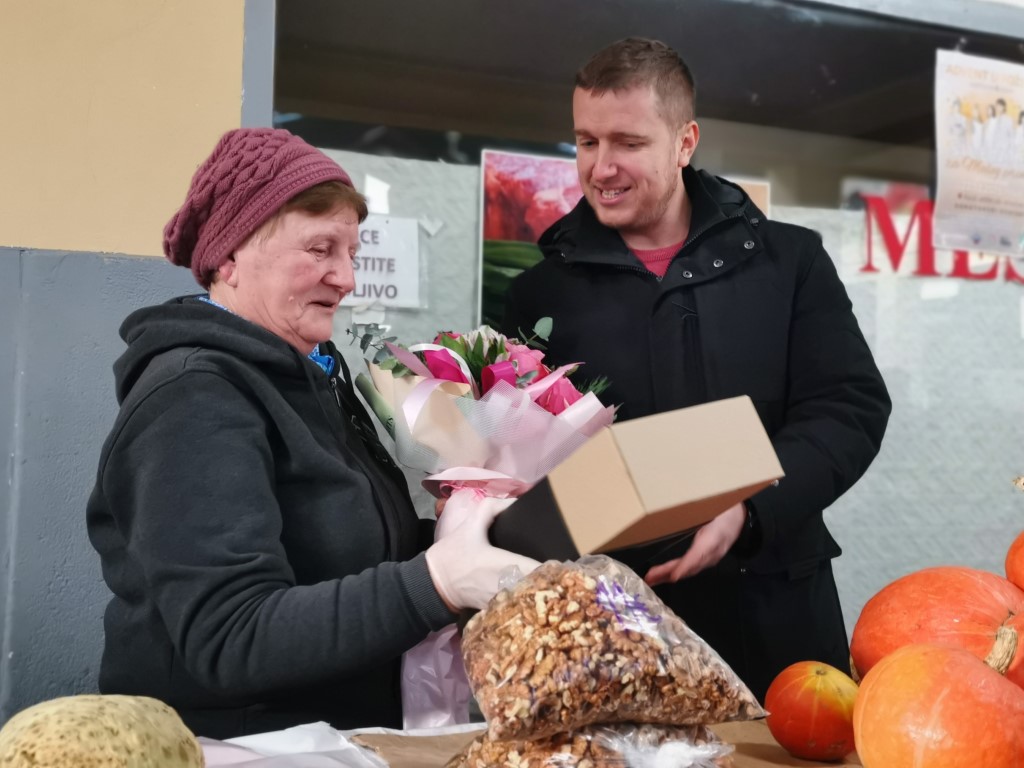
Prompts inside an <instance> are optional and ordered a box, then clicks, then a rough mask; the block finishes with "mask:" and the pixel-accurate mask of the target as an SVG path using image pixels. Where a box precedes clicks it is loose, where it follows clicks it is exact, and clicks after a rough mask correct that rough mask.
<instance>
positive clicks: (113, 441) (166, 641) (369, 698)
mask: <svg viewBox="0 0 1024 768" xmlns="http://www.w3.org/2000/svg"><path fill="white" fill-rule="evenodd" d="M121 335H122V337H123V338H124V339H125V341H126V342H127V343H128V349H127V351H126V352H125V353H124V355H123V356H122V357H121V358H120V359H119V360H118V361H117V363H116V365H115V376H116V382H117V399H118V402H119V403H120V405H121V409H120V413H119V414H118V417H117V420H116V423H115V424H114V427H113V429H112V431H111V433H110V436H109V437H108V439H107V441H106V443H105V444H104V446H103V451H102V455H101V459H100V465H99V472H98V475H97V481H96V487H95V489H94V491H93V493H92V496H91V498H90V500H89V505H88V530H89V536H90V539H91V541H92V544H93V546H94V547H95V548H96V550H97V551H98V552H99V554H100V556H101V560H102V566H103V576H104V579H105V580H106V583H107V584H108V585H109V587H110V590H111V591H112V592H113V598H112V599H111V601H110V603H109V605H108V607H107V610H106V615H105V619H104V627H105V632H106V638H105V647H104V654H103V661H102V665H101V669H100V688H101V690H102V691H103V692H104V693H123V694H137V695H147V696H154V697H156V698H159V699H162V700H164V701H166V702H167V703H168V704H170V705H171V706H173V707H175V708H176V709H177V710H178V711H179V712H180V713H181V715H182V717H183V719H184V720H185V722H186V723H187V724H188V725H189V727H190V728H192V730H193V731H195V732H196V733H198V734H200V735H204V736H210V737H217V738H225V737H229V736H238V735H240V734H245V733H255V732H260V731H267V730H275V729H278V728H284V727H288V726H291V725H296V724H298V723H302V722H310V721H316V720H326V721H328V722H330V723H331V724H332V725H334V726H336V727H340V728H347V727H355V726H364V725H387V726H392V727H400V726H401V697H400V691H399V674H400V657H401V654H402V653H403V652H404V651H406V650H408V649H409V648H410V647H412V646H413V645H415V644H416V643H417V642H419V641H420V640H422V639H423V638H424V637H425V636H426V634H427V633H428V632H430V631H431V630H434V629H439V628H440V627H442V626H444V625H446V624H448V623H450V622H451V621H452V620H453V618H454V617H453V616H452V614H451V613H450V612H449V611H448V610H447V609H446V608H445V606H444V603H443V602H442V601H441V599H440V597H439V596H438V594H437V592H436V590H435V589H434V587H433V584H432V582H431V579H430V575H429V573H428V571H427V567H426V561H425V559H424V556H423V555H422V554H417V553H419V552H420V550H421V549H422V547H423V546H424V544H425V541H429V535H425V533H427V532H425V531H424V530H423V527H424V526H423V525H422V524H421V523H420V521H419V520H418V519H417V517H416V514H415V511H414V510H413V507H412V504H411V502H410V500H409V496H408V489H407V488H406V485H405V481H404V479H403V477H402V475H401V472H400V471H399V470H398V469H397V467H395V466H394V464H393V463H392V462H391V461H390V459H389V458H388V457H387V454H386V452H385V451H384V450H383V448H382V447H381V446H380V444H379V442H377V440H376V434H375V432H374V430H373V427H372V425H371V424H370V422H369V419H368V417H367V415H366V413H365V411H364V410H363V409H362V407H361V406H360V405H359V404H358V401H357V400H356V399H355V397H354V396H353V395H352V393H351V388H350V387H349V386H348V384H347V383H346V382H345V381H344V380H342V379H340V378H339V376H338V375H337V369H338V368H339V366H341V365H342V361H341V359H340V356H339V355H338V353H337V350H336V349H335V348H334V347H333V345H331V344H330V343H329V342H328V343H327V344H322V345H321V352H324V351H325V349H326V351H327V352H328V353H330V354H331V355H333V356H334V358H335V371H336V372H335V374H333V375H331V376H330V377H328V376H326V375H325V374H324V372H323V370H322V369H320V368H319V367H318V366H317V365H316V364H315V363H313V362H312V361H310V360H309V359H307V358H306V357H305V356H303V355H302V354H301V353H299V352H298V351H297V350H296V349H295V348H294V347H292V346H291V345H289V344H288V343H286V342H285V341H284V340H282V339H280V338H278V337H277V336H275V335H274V334H272V333H270V332H268V331H265V330H264V329H262V328H260V327H258V326H256V325H254V324H252V323H249V322H248V321H246V320H243V319H242V318H239V317H236V316H235V315H232V314H231V313H229V312H226V311H224V310H222V309H219V308H217V307H215V306H212V305H210V304H208V303H206V302H203V301H199V300H197V299H196V298H188V297H186V298H183V299H176V300H174V301H171V302H168V303H167V304H164V305H160V306H156V307H150V308H147V309H142V310H139V311H138V312H135V313H133V314H132V315H131V316H129V317H128V319H127V320H126V321H125V322H124V324H123V326H122V328H121Z"/></svg>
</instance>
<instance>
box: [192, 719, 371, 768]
mask: <svg viewBox="0 0 1024 768" xmlns="http://www.w3.org/2000/svg"><path fill="white" fill-rule="evenodd" d="M199 743H200V745H201V746H202V748H203V755H204V757H205V758H206V765H207V767H208V768H214V767H215V766H221V765H231V766H235V767H236V768H338V767H339V766H343V767H344V768H387V764H386V763H385V762H384V761H383V760H381V759H380V758H379V757H377V756H376V755H375V754H373V753H372V752H370V751H369V750H367V749H364V748H362V747H360V746H358V745H356V744H353V743H351V742H350V741H349V740H348V739H347V738H346V737H345V736H343V735H342V734H341V733H340V732H339V731H337V730H335V729H334V728H332V727H331V726H329V725H328V724H327V723H307V724H305V725H297V726H295V727H294V728H286V729H284V730H283V731H271V732H269V733H258V734H254V735H252V736H240V737H238V738H236V739H229V740H228V741H215V740H213V739H205V738H201V739H200V740H199Z"/></svg>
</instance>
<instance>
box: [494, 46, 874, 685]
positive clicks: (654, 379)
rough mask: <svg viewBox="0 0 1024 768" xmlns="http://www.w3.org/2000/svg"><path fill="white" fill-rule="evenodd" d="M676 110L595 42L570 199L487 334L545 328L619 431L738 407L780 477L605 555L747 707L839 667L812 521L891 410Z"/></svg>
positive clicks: (624, 58)
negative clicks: (744, 696)
mask: <svg viewBox="0 0 1024 768" xmlns="http://www.w3.org/2000/svg"><path fill="white" fill-rule="evenodd" d="M694 95H695V93H694V84H693V78H692V76H691V74H690V71H689V69H688V68H687V66H686V64H685V63H684V62H683V60H682V59H681V58H680V57H679V55H678V54H677V53H676V52H675V51H673V50H672V49H671V48H669V47H668V46H666V45H664V44H663V43H660V42H657V41H653V40H643V39H635V38H631V39H627V40H622V41H620V42H617V43H614V44H613V45H611V46H609V47H608V48H605V49H604V50H602V51H600V52H599V53H598V54H596V55H595V56H594V57H593V58H592V59H591V60H590V62H588V63H587V64H586V65H585V66H584V67H583V68H582V69H581V70H580V71H579V72H578V73H577V75H576V89H575V92H574V95H573V121H574V124H575V132H576V144H577V150H578V152H577V166H578V169H579V177H580V184H581V186H582V188H583V192H584V199H583V200H581V201H580V203H579V205H577V207H576V208H575V209H574V210H573V211H572V212H571V213H569V214H568V215H566V216H565V217H563V218H562V219H560V220H559V221H557V222H556V223H555V224H554V225H553V226H552V227H551V228H550V229H548V231H547V232H545V233H544V235H543V236H542V237H541V239H540V245H541V248H542V250H543V251H544V256H545V258H544V260H543V261H542V262H541V263H540V264H538V265H537V266H535V267H533V268H532V269H530V270H528V271H527V272H525V273H524V274H522V275H520V276H519V277H518V278H517V279H516V280H515V281H514V282H513V284H512V286H511V288H510V290H509V294H508V297H507V308H506V320H505V330H506V331H507V332H509V333H516V332H518V331H519V329H524V330H526V329H530V328H532V327H533V325H534V323H535V322H536V320H537V319H539V318H541V317H545V316H550V317H552V318H553V319H554V332H553V334H552V336H551V339H550V344H549V346H548V355H549V356H550V357H551V358H552V359H553V360H554V361H555V362H573V361H582V362H583V363H585V369H584V371H582V372H581V373H583V375H584V376H586V377H597V376H605V377H607V378H608V379H609V380H610V381H611V385H610V387H609V388H608V389H607V390H606V391H605V393H604V395H603V396H602V397H603V399H604V400H605V401H606V402H608V403H615V404H621V408H620V411H619V418H620V419H628V418H635V417H638V416H646V415H648V414H652V413H658V412H661V411H667V410H671V409H675V408H681V407H684V406H689V405H695V404H698V403H703V402H708V401H711V400H718V399H722V398H727V397H734V396H737V395H749V396H750V397H751V399H752V400H753V401H754V404H755V406H756V407H757V411H758V414H759V415H760V417H761V421H762V422H763V423H764V426H765V429H766V430H767V432H768V434H769V435H770V436H771V438H772V442H773V445H774V446H775V450H776V452H777V453H778V456H779V459H780V460H781V462H782V466H783V469H784V470H785V473H786V476H785V478H784V479H783V480H781V481H780V482H779V483H778V484H777V485H776V486H773V487H769V488H768V489H766V490H764V491H762V492H760V493H758V494H756V495H755V496H753V497H752V498H751V499H748V500H747V501H746V502H745V503H743V504H738V505H736V506H735V507H733V508H731V509H729V510H727V511H725V512H723V513H722V514H721V515H719V516H718V517H716V518H715V519H714V520H712V521H711V522H710V523H708V524H707V525H705V526H703V527H702V528H701V529H700V531H699V532H698V533H697V534H696V536H694V537H693V538H692V541H684V542H677V543H676V544H675V545H672V544H668V545H666V544H665V543H662V544H658V545H652V546H648V547H643V548H637V549H631V550H627V551H622V552H618V553H616V555H615V556H616V557H618V558H619V559H621V560H623V561H624V562H626V563H628V564H629V565H631V566H632V567H633V568H634V569H636V570H638V571H639V572H640V573H641V574H645V575H646V578H647V581H648V582H649V583H651V584H653V585H659V586H658V587H657V590H658V592H659V594H660V595H661V597H662V598H663V599H665V601H666V602H667V603H668V604H669V605H670V606H671V607H672V608H673V609H674V610H675V611H676V612H677V613H679V615H680V616H682V617H683V619H685V620H686V621H687V622H688V623H689V624H690V625H691V626H692V627H693V629H694V630H695V631H696V632H697V633H698V634H700V635H701V636H702V637H704V638H705V639H706V640H707V641H708V642H709V643H710V644H711V645H712V646H713V647H714V648H715V649H716V650H717V651H718V652H719V653H720V654H721V655H722V656H723V657H724V658H725V660H726V661H727V662H728V663H729V664H730V665H731V666H732V667H733V668H734V669H735V670H736V672H737V673H738V674H739V675H740V676H741V677H742V678H743V679H744V681H745V682H746V683H747V684H748V685H749V686H750V687H751V689H752V690H753V691H754V692H755V694H757V695H758V696H759V697H761V698H763V697H764V693H765V691H766V689H767V687H768V685H769V683H770V682H771V681H772V679H773V678H774V676H775V675H776V674H778V672H780V671H781V670H782V669H783V668H784V667H786V666H787V665H789V664H791V663H793V662H795V661H799V660H804V659H817V660H820V661H824V662H827V663H830V664H832V665H834V666H836V667H838V668H840V669H842V670H847V669H849V647H848V644H847V638H846V630H845V628H844V625H843V617H842V612H841V610H840V605H839V598H838V595H837V592H836V586H835V581H834V579H833V576H832V568H831V562H830V561H831V558H833V557H835V556H837V555H838V554H839V553H840V549H839V547H838V545H837V544H836V543H835V541H834V540H833V538H832V537H831V535H830V534H829V532H828V530H827V529H826V527H825V524H824V522H823V519H822V511H823V510H824V509H825V508H826V507H828V506H829V505H830V504H832V502H834V501H835V500H836V499H837V498H839V496H840V495H841V494H843V493H844V492H845V491H846V490H847V489H848V488H850V486H852V485H853V483H854V482H856V481H857V479H858V478H860V476H861V475H862V474H863V473H864V471H865V470H866V469H867V467H868V465H869V464H870V463H871V461H872V459H873V458H874V457H875V455H876V453H877V452H878V449H879V445H880V443H881V440H882V435H883V433H884V432H885V426H886V423H887V421H888V417H889V411H890V407H891V404H890V400H889V396H888V393H887V392H886V388H885V384H884V383H883V381H882V377H881V375H880V374H879V372H878V368H877V367H876V366H875V363H874V360H873V359H872V356H871V352H870V350H869V349H868V347H867V344H866V343H865V341H864V337H863V335H862V334H861V332H860V329H859V327H858V325H857V321H856V319H855V318H854V315H853V311H852V308H851V305H850V301H849V298H848V297H847V295H846V291H845V289H844V287H843V284H842V283H841V282H840V280H839V277H838V275H837V273H836V269H835V267H834V265H833V263H832V260H831V259H830V258H829V256H828V254H827V253H826V252H825V251H824V249H823V248H822V245H821V240H820V238H819V237H818V235H817V234H816V233H814V232H812V231H810V230H807V229H804V228H801V227H796V226H792V225H788V224H782V223H778V222H773V221H768V220H767V219H766V218H765V216H764V214H763V213H762V212H761V211H759V210H758V209H757V207H756V206H755V205H754V204H753V203H752V202H751V200H750V199H749V198H748V197H747V195H746V194H745V193H744V192H743V191H742V190H741V189H740V188H739V187H737V186H736V185H734V184H731V183H730V182H728V181H725V180H724V179H720V178H716V177H714V176H712V175H710V174H708V173H705V172H703V171H697V170H695V169H694V168H693V167H691V165H690V159H691V157H692V155H693V152H694V150H695V149H696V147H697V142H698V139H699V137H700V132H699V129H698V127H697V123H695V122H694V119H693V118H694ZM683 437H684V439H685V436H683ZM680 471H681V472H683V471H685V467H680Z"/></svg>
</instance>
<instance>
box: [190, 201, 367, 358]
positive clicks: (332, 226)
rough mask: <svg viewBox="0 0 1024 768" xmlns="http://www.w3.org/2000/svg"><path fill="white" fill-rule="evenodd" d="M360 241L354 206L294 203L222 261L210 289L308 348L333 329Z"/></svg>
mask: <svg viewBox="0 0 1024 768" xmlns="http://www.w3.org/2000/svg"><path fill="white" fill-rule="evenodd" d="M358 248H359V218H358V216H357V215H356V212H355V211H354V210H352V209H351V208H349V207H344V208H338V209H336V210H334V211H333V212H331V213H325V214H320V215H313V214H310V213H306V212H304V211H289V212H288V213H286V214H284V215H283V216H281V217H279V218H278V220H277V225H276V227H274V229H273V231H272V232H271V234H270V235H269V236H263V237H261V236H260V235H258V234H257V235H255V236H253V237H250V238H249V240H248V241H247V242H246V243H244V244H243V245H242V246H241V247H240V248H239V249H238V250H237V251H236V252H235V254H234V256H232V257H231V258H230V259H229V260H228V261H227V262H226V263H225V264H224V265H222V266H221V269H220V271H219V272H218V279H217V280H216V281H215V282H214V283H213V285H211V286H210V296H211V297H212V298H213V299H214V300H215V301H218V302H220V303H222V304H224V305H225V306H226V307H228V309H230V310H231V311H233V312H235V313H236V314H238V315H241V316H242V317H244V318H246V319H247V320H250V321H251V322H254V323H256V324H257V325H259V326H262V327H263V328H266V329H267V330H268V331H270V332H271V333H274V334H277V335H278V336H280V337H281V338H282V339H284V340H285V341H287V342H288V343H289V344H291V345H292V346H294V347H296V348H297V349H298V350H299V351H300V352H302V353H303V354H309V352H311V351H312V350H313V347H315V346H316V345H317V344H319V343H320V342H321V341H326V340H327V339H329V338H330V337H331V333H332V331H333V322H334V313H335V311H336V310H337V309H338V304H339V302H341V300H342V299H343V298H344V297H345V296H346V295H347V294H348V293H350V292H351V291H352V289H353V288H354V287H355V275H354V274H353V270H352V259H353V257H354V256H355V254H356V251H357V250H358Z"/></svg>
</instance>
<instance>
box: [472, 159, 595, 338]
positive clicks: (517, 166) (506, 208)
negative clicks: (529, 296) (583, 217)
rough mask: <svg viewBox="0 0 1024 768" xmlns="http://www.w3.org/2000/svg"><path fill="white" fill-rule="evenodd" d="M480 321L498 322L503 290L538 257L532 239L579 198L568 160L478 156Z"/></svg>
mask: <svg viewBox="0 0 1024 768" xmlns="http://www.w3.org/2000/svg"><path fill="white" fill-rule="evenodd" d="M480 179H481V194H480V205H481V211H480V222H481V238H480V240H481V265H482V266H481V278H480V321H481V322H482V323H486V324H487V325H490V326H492V327H494V328H499V327H500V326H501V319H502V315H503V314H504V307H505V291H506V290H508V286H509V283H511V282H512V279H513V278H514V277H515V276H516V275H518V274H519V273H520V272H522V271H523V270H524V269H527V268H528V267H531V266H533V265H534V264H536V263H537V262H538V261H539V260H540V258H541V254H540V248H538V247H537V239H538V238H539V237H540V236H541V234H543V232H544V230H546V229H547V228H548V227H550V226H551V225H552V224H554V223H555V221H557V220H558V219H560V218H561V217H562V216H564V215H565V214H567V213H568V212H569V211H571V210H572V209H573V207H574V206H575V205H576V203H578V202H579V199H580V198H581V197H582V196H583V191H582V190H581V189H580V183H579V178H578V177H577V175H576V161H575V160H573V159H572V158H564V157H548V156H544V155H529V154H521V153H517V152H504V151H495V150H489V149H486V150H484V151H483V152H482V153H481V158H480Z"/></svg>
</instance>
